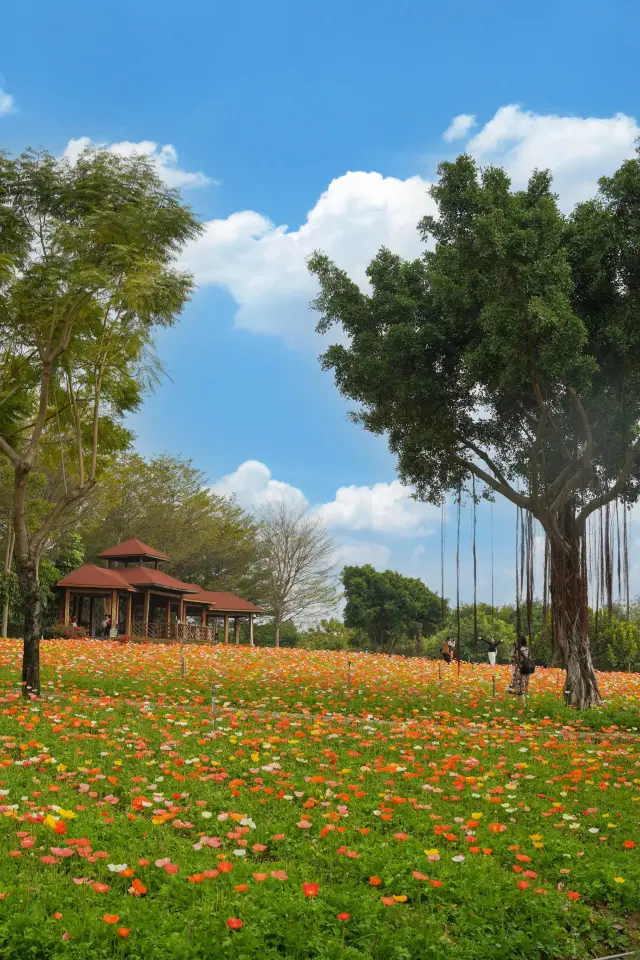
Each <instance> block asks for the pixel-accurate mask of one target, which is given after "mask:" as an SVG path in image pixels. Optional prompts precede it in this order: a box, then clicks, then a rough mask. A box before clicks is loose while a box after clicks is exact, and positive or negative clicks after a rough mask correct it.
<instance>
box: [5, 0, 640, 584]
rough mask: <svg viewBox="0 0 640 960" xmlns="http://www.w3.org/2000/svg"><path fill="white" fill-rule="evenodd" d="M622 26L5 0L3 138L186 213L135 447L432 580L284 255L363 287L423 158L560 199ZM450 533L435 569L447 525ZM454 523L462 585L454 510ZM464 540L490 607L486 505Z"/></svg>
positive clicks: (356, 8)
mask: <svg viewBox="0 0 640 960" xmlns="http://www.w3.org/2000/svg"><path fill="white" fill-rule="evenodd" d="M639 28H640V9H639V8H638V6H637V4H636V3H633V2H631V0H613V2H607V3H605V2H604V0H601V2H593V0H587V2H580V3H578V2H573V0H555V2H553V3H552V2H539V3H536V4H511V3H506V2H497V0H485V2H484V3H483V4H478V3H476V2H467V0H458V2H456V3H452V4H448V5H445V4H440V3H438V4H436V3H431V2H422V3H420V2H417V0H411V2H408V0H394V2H393V3H392V2H380V0H369V2H367V3H365V2H363V0H357V2H345V0H342V2H337V0H325V3H324V4H322V5H320V6H319V5H310V4H301V3H294V2H292V0H291V2H289V0H287V2H284V0H275V2H271V3H270V4H258V3H255V2H245V3H242V4H233V5H232V4H210V3H203V2H194V0H184V2H182V3H180V4H177V3H168V2H163V0H156V2H154V3H153V4H152V3H151V2H149V0H134V2H133V3H132V2H131V0H129V2H127V3H124V2H120V0H115V2H114V0H110V2H108V3H106V2H99V0H98V2H95V3H93V4H86V3H84V4H81V3H79V2H76V0H64V2H63V3H61V4H55V5H51V4H50V3H45V2H44V0H34V2H32V3H31V4H29V5H28V6H27V5H24V4H22V5H21V4H11V5H9V7H8V8H7V9H5V10H4V11H3V30H2V40H1V41H0V88H1V90H2V91H3V92H4V93H3V94H1V93H0V143H1V144H2V146H3V147H4V148H5V149H7V150H9V151H13V152H16V151H20V150H21V149H23V148H24V147H25V146H28V145H33V146H44V147H46V148H48V149H50V150H51V151H53V152H55V153H56V154H62V153H64V152H66V153H67V155H68V156H70V157H73V156H74V154H75V153H77V151H78V150H79V149H80V148H81V147H82V146H83V144H85V143H86V142H88V141H91V142H93V143H96V144H102V145H108V146H109V147H110V148H112V149H118V150H121V151H123V152H131V151H132V150H135V149H137V150H143V151H145V152H149V153H151V154H152V155H153V156H154V157H155V158H156V161H157V163H158V169H159V170H160V172H161V173H162V175H163V176H165V177H166V179H167V180H168V181H169V182H171V183H173V184H175V185H177V186H180V187H181V188H182V189H183V190H184V195H185V198H186V199H187V200H188V201H189V202H190V203H191V204H192V206H193V207H194V209H195V210H196V211H197V213H198V214H199V216H200V217H201V218H202V220H203V221H205V222H206V225H207V227H206V232H205V235H204V237H203V239H202V240H201V241H200V242H199V243H198V245H197V246H196V247H194V248H192V249H190V250H188V251H187V252H186V253H185V263H186V265H187V266H189V267H190V268H191V269H193V270H194V272H195V275H196V279H197V280H198V283H199V288H200V289H199V291H198V293H197V294H196V296H195V298H194V300H193V302H192V303H191V305H190V306H189V307H188V309H187V310H186V312H185V314H184V316H183V318H182V320H181V322H180V324H179V326H177V327H176V329H175V330H173V331H170V332H167V333H164V334H163V335H162V337H161V338H160V340H159V350H160V354H161V357H162V359H163V360H164V362H165V365H166V368H167V372H168V375H169V376H168V378H167V380H166V381H165V382H164V384H163V385H162V387H161V388H160V389H159V391H158V392H157V393H156V394H155V395H154V396H153V397H152V398H150V399H149V400H148V401H147V402H146V404H145V406H144V409H143V410H142V411H141V412H140V414H139V415H137V416H136V418H135V422H134V427H135V429H136V431H137V434H138V445H139V447H140V448H141V449H142V451H143V452H145V453H151V452H153V451H164V450H168V451H170V452H173V453H180V454H183V455H185V456H190V457H192V458H193V459H194V461H195V462H196V463H197V465H198V466H200V467H201V468H202V469H203V470H205V471H206V473H207V475H208V477H209V478H210V480H211V483H212V484H214V485H217V488H218V489H221V490H224V491H225V492H231V491H235V493H236V494H237V496H238V498H239V499H240V500H241V502H244V503H246V504H247V506H250V507H252V508H259V506H260V504H262V503H264V502H266V501H268V500H269V499H270V498H273V497H274V496H280V495H282V494H283V493H284V494H285V495H287V496H292V497H294V498H298V500H299V501H300V502H303V500H304V501H306V502H308V503H309V504H310V506H311V508H313V509H316V510H318V511H319V512H320V514H321V515H322V516H323V517H324V519H325V521H326V522H327V524H328V526H329V528H330V530H331V532H332V534H333V535H334V536H335V538H336V541H337V542H338V543H339V544H340V549H341V551H342V553H341V556H342V557H343V559H345V560H348V561H349V562H360V561H367V560H371V561H372V562H374V563H375V564H376V565H377V566H381V567H385V566H390V567H392V568H396V569H400V570H402V571H403V572H406V573H411V574H412V575H415V576H422V577H424V578H425V579H426V580H427V582H428V583H429V585H430V586H432V587H434V588H438V587H439V579H440V572H439V555H440V546H439V543H440V537H439V512H438V511H437V510H434V509H433V508H429V507H421V506H419V505H416V504H414V503H413V502H412V501H411V500H410V498H409V494H410V491H406V490H404V489H402V488H401V487H400V486H399V485H398V484H397V482H394V481H395V471H394V463H393V460H392V458H391V457H390V455H389V453H388V452H387V450H386V446H385V443H384V441H382V440H380V439H377V438H373V437H371V436H368V435H366V434H364V433H363V432H362V431H361V430H360V429H359V428H357V427H354V426H353V425H351V424H350V423H349V422H348V421H347V420H346V417H345V413H346V409H347V407H346V405H345V404H344V402H343V401H342V400H341V399H340V398H339V397H338V395H337V392H336V390H335V388H334V386H333V383H332V380H331V378H330V376H329V375H327V374H324V373H322V372H321V370H320V368H319V364H318V362H317V356H318V354H319V352H320V350H321V349H322V343H321V342H320V341H319V340H318V338H317V337H316V336H315V334H314V333H313V327H314V318H313V316H312V315H311V314H310V312H309V310H308V306H307V304H308V301H309V299H310V298H311V297H312V296H313V284H312V282H311V280H310V278H309V277H308V275H307V273H306V270H305V267H304V259H305V257H306V255H307V254H308V253H309V252H311V250H312V249H314V248H315V247H321V248H323V249H325V250H326V251H327V252H329V253H330V254H331V255H332V256H334V257H335V258H336V259H337V260H338V261H339V262H340V263H342V264H343V265H344V266H345V267H346V268H347V269H348V270H349V271H350V273H351V274H352V275H353V276H354V278H355V279H357V280H362V274H363V270H364V267H365V266H366V264H367V262H368V261H369V260H370V259H371V257H372V256H373V254H374V253H375V250H376V249H377V247H378V246H379V245H380V244H381V243H383V242H385V243H387V244H388V245H389V246H391V247H392V248H393V249H396V250H398V252H400V253H403V254H405V255H407V256H408V255H414V254H417V253H418V252H419V250H420V245H419V243H418V240H417V235H416V232H415V223H416V222H417V220H418V219H419V217H420V216H421V215H422V214H423V213H425V212H427V210H428V209H429V204H430V201H429V199H428V196H427V188H428V185H429V182H430V179H432V178H433V176H434V171H435V166H436V164H437V162H438V161H439V160H441V159H444V158H446V157H450V156H454V155H455V154H456V153H457V152H461V151H462V150H463V149H467V150H469V151H470V152H471V153H473V154H474V155H475V156H477V158H478V159H479V160H480V161H481V162H496V161H497V162H500V163H504V165H505V166H506V167H507V169H508V170H509V172H510V173H511V175H512V177H513V179H514V183H516V184H519V183H521V182H523V181H524V180H526V177H527V175H528V173H529V172H530V171H531V169H532V168H533V167H534V166H549V167H551V168H552V170H553V171H554V172H555V174H556V184H557V189H558V191H559V194H560V197H561V200H562V203H563V204H564V206H565V207H567V208H568V207H570V206H571V204H572V203H574V202H575V201H576V200H578V199H582V198H584V197H586V196H588V195H590V193H592V192H593V190H594V184H595V181H596V179H597V177H598V176H599V175H600V174H602V173H608V172H611V171H612V170H614V169H615V168H616V167H617V166H618V165H619V164H620V162H621V161H622V160H623V159H625V158H626V157H627V156H630V155H631V154H632V152H633V143H634V139H635V138H636V137H637V136H638V135H639V134H640V129H639V128H638V125H637V122H636V118H640V105H639V104H638V84H637V63H638V62H639V61H640V40H639V38H640V29H639ZM455 117H458V118H460V117H462V119H459V120H458V121H457V123H456V124H455V125H454V126H453V127H452V126H451V125H452V121H453V120H454V118H455ZM465 117H466V118H467V119H466V120H465V119H464V118H465ZM447 130H449V133H448V134H446V131H447ZM443 135H445V138H443ZM83 138H86V139H83ZM74 141H75V142H74ZM493 514H494V515H493V541H494V570H495V584H496V586H495V595H496V599H497V600H499V601H504V600H507V599H509V598H510V597H511V596H512V595H513V559H514V555H515V552H514V547H513V531H514V522H515V521H514V517H513V514H512V511H511V510H510V508H509V507H508V506H507V505H505V504H500V503H496V505H495V507H494V512H493ZM448 527H449V529H448V533H447V539H448V550H447V554H448V557H449V560H450V561H452V560H453V552H454V551H453V538H454V532H453V525H452V517H451V515H450V517H449V524H448ZM462 530H463V536H462V548H463V562H462V572H463V578H462V580H463V582H462V586H461V593H462V596H463V598H466V599H469V598H470V596H471V589H472V588H471V577H470V517H469V515H468V513H465V515H464V517H463V522H462ZM478 540H479V547H478V550H479V567H480V585H479V594H480V595H481V597H482V598H484V599H489V594H490V586H489V584H490V576H489V570H490V566H491V551H490V544H489V541H490V514H489V508H488V507H486V508H485V507H484V506H483V507H481V508H480V511H479V515H478ZM453 570H454V568H453V563H452V562H449V563H448V564H447V584H446V586H447V592H448V594H449V595H451V593H452V591H453V590H454V589H455V585H454V576H453ZM638 586H640V583H639V584H638Z"/></svg>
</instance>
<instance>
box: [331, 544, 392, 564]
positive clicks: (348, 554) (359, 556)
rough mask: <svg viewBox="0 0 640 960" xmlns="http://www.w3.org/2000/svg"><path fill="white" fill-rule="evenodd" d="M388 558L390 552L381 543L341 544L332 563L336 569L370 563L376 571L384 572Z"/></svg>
mask: <svg viewBox="0 0 640 960" xmlns="http://www.w3.org/2000/svg"><path fill="white" fill-rule="evenodd" d="M390 556H391V550H390V549H389V547H387V546H385V545H384V544H382V543H343V544H341V545H340V546H339V547H338V549H337V550H336V552H335V555H334V558H333V562H334V564H335V566H336V567H337V568H338V569H342V567H362V566H364V565H365V564H367V563H370V564H371V566H372V567H375V569H376V570H386V569H387V568H388V566H389V557H390Z"/></svg>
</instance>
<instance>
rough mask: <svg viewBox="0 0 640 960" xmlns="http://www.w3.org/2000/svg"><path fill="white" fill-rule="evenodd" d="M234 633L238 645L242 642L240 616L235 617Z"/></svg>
mask: <svg viewBox="0 0 640 960" xmlns="http://www.w3.org/2000/svg"><path fill="white" fill-rule="evenodd" d="M233 633H234V639H235V641H236V645H237V644H239V643H240V617H234V618H233Z"/></svg>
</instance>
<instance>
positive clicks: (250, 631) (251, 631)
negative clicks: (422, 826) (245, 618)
mask: <svg viewBox="0 0 640 960" xmlns="http://www.w3.org/2000/svg"><path fill="white" fill-rule="evenodd" d="M249 646H250V647H252V646H253V614H252V613H250V614H249Z"/></svg>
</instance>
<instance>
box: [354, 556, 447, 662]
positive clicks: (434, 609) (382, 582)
mask: <svg viewBox="0 0 640 960" xmlns="http://www.w3.org/2000/svg"><path fill="white" fill-rule="evenodd" d="M342 583H343V586H344V593H345V598H346V606H345V611H344V622H345V624H346V625H347V626H348V627H354V628H356V629H358V630H360V631H362V632H363V633H364V634H365V635H366V637H367V639H368V641H369V644H370V645H371V647H372V648H374V649H376V650H385V651H388V652H391V651H393V650H397V648H398V645H399V644H401V643H402V642H403V641H405V642H406V641H412V644H413V648H414V650H415V652H420V650H421V641H422V637H423V636H425V635H429V633H432V632H433V630H434V629H436V627H437V625H438V624H439V623H440V622H441V615H442V605H441V601H440V597H438V596H437V594H435V593H433V592H432V591H431V590H429V588H428V587H427V585H426V584H425V583H423V582H422V580H418V579H416V578H413V577H404V576H402V574H400V573H396V572H395V571H393V570H385V571H384V573H379V572H378V571H377V570H375V569H374V568H373V567H372V566H371V565H370V564H366V565H365V566H362V567H345V568H344V570H343V571H342ZM444 612H445V613H446V609H445V611H444Z"/></svg>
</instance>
